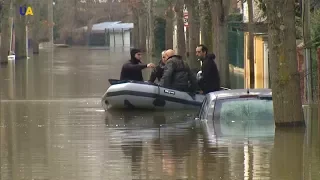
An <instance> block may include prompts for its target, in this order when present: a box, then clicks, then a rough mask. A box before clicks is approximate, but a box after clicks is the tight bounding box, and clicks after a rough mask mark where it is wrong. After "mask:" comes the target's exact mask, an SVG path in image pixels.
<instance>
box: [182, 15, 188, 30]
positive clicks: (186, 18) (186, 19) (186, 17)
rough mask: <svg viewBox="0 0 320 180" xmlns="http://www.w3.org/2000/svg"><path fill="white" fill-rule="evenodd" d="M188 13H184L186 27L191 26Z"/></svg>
mask: <svg viewBox="0 0 320 180" xmlns="http://www.w3.org/2000/svg"><path fill="white" fill-rule="evenodd" d="M188 19H189V18H188V14H186V15H183V23H184V26H185V27H188V26H189V23H188Z"/></svg>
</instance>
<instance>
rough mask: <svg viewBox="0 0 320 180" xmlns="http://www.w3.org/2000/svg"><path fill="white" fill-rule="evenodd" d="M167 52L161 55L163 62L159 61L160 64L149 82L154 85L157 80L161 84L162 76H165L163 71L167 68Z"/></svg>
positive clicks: (152, 73) (153, 71)
mask: <svg viewBox="0 0 320 180" xmlns="http://www.w3.org/2000/svg"><path fill="white" fill-rule="evenodd" d="M165 52H166V51H162V53H161V60H160V61H159V64H158V65H157V66H156V67H155V68H154V69H153V70H152V72H151V75H150V78H149V82H152V83H154V81H155V80H156V79H158V81H159V82H160V80H161V78H162V76H163V71H164V66H165V56H164V55H165V54H164V53H165Z"/></svg>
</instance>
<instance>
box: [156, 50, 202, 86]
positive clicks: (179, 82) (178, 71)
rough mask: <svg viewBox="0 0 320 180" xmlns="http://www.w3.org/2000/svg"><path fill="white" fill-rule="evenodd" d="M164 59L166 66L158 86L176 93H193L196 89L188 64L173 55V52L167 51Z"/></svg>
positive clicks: (194, 78)
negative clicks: (174, 90) (173, 90)
mask: <svg viewBox="0 0 320 180" xmlns="http://www.w3.org/2000/svg"><path fill="white" fill-rule="evenodd" d="M165 59H166V65H165V66H164V72H163V76H162V78H161V80H160V85H161V86H163V87H165V88H170V89H176V90H178V91H184V92H195V91H196V89H197V80H196V77H195V75H194V74H193V73H192V72H191V70H190V68H189V66H188V64H187V63H185V62H184V61H183V60H182V57H181V56H179V55H175V51H174V50H172V49H169V50H167V51H166V52H165ZM189 82H190V83H189ZM189 84H190V86H189Z"/></svg>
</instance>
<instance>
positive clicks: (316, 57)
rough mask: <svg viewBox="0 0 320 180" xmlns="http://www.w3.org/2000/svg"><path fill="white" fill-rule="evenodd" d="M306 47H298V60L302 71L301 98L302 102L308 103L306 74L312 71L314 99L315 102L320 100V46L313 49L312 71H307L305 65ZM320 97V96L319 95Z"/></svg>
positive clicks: (299, 69)
mask: <svg viewBox="0 0 320 180" xmlns="http://www.w3.org/2000/svg"><path fill="white" fill-rule="evenodd" d="M303 52H304V49H303V48H297V60H298V71H299V73H300V90H301V100H302V103H303V104H305V103H306V97H305V85H304V81H305V76H306V75H307V74H308V73H311V82H312V99H313V102H314V103H318V102H319V99H318V97H319V95H320V93H319V92H318V91H319V88H318V87H319V83H320V81H319V79H318V78H320V77H319V74H320V70H319V68H318V64H319V63H320V48H317V49H316V48H314V49H312V50H311V60H312V64H311V71H310V72H306V71H305V65H304V53H303ZM319 98H320V97H319Z"/></svg>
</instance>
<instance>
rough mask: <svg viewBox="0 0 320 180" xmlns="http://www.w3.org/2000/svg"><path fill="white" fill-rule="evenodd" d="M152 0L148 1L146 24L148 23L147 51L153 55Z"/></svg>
mask: <svg viewBox="0 0 320 180" xmlns="http://www.w3.org/2000/svg"><path fill="white" fill-rule="evenodd" d="M153 8H154V7H153V0H149V1H148V10H149V12H148V22H149V23H148V24H149V27H148V29H149V41H148V42H149V43H148V51H149V53H150V54H151V55H154V53H155V52H154V50H155V44H154V17H153V16H154V15H153Z"/></svg>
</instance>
